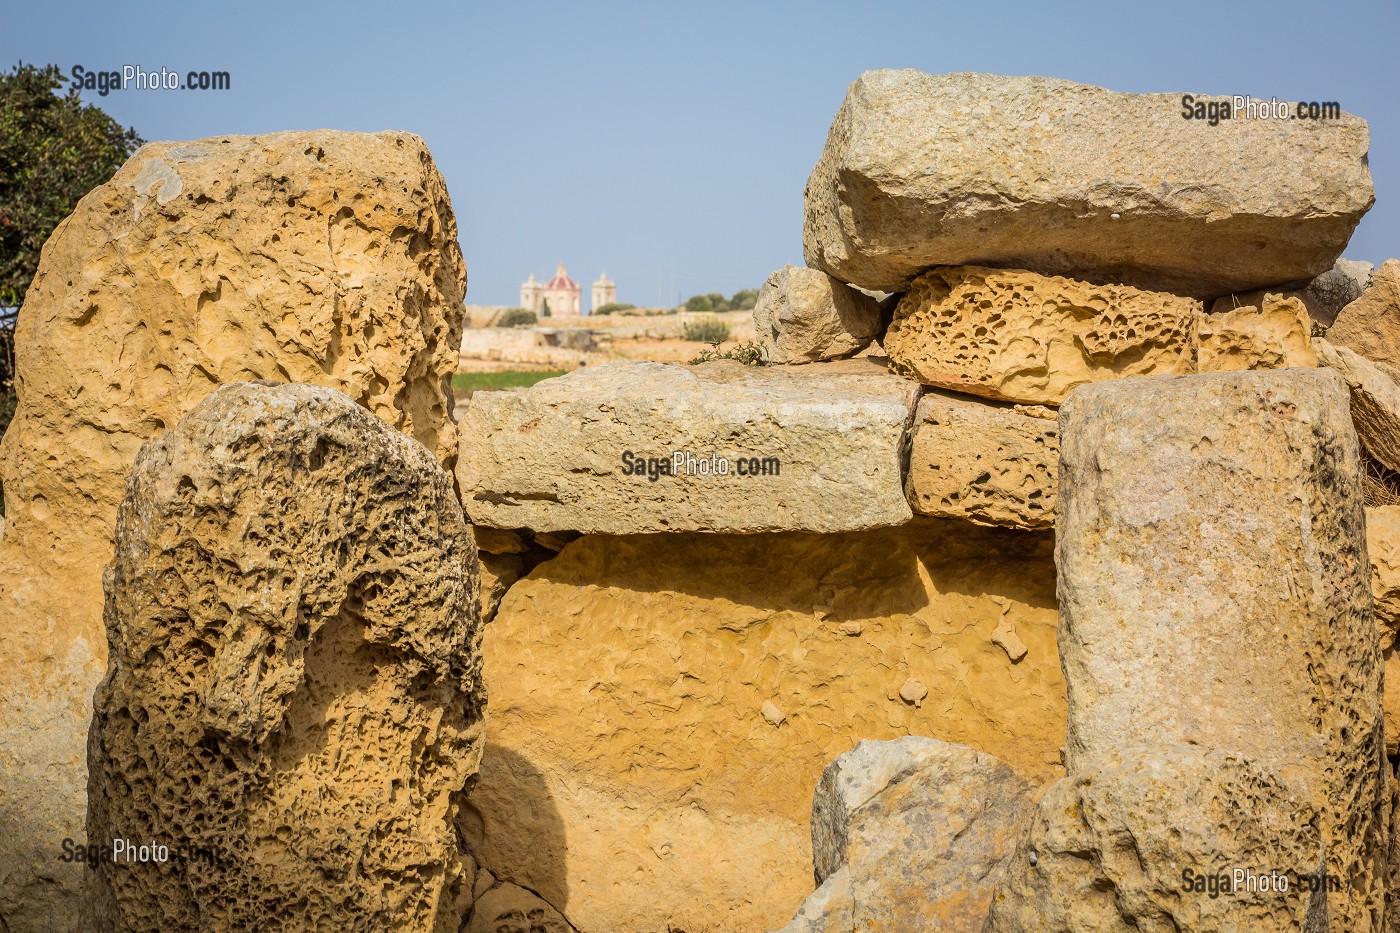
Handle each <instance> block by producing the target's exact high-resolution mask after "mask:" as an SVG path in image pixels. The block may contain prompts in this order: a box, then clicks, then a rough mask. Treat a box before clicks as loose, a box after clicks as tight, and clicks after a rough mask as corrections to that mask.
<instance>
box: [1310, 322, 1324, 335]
mask: <svg viewBox="0 0 1400 933" xmlns="http://www.w3.org/2000/svg"><path fill="white" fill-rule="evenodd" d="M1312 336H1314V337H1326V336H1327V328H1326V327H1325V326H1323V325H1322V324H1319V323H1318V322H1317V321H1313V322H1312Z"/></svg>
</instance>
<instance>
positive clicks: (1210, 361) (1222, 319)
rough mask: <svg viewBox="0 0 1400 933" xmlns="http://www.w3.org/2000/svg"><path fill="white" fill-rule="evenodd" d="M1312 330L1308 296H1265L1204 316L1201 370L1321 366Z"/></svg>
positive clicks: (1198, 361)
mask: <svg viewBox="0 0 1400 933" xmlns="http://www.w3.org/2000/svg"><path fill="white" fill-rule="evenodd" d="M1311 334H1312V322H1311V321H1310V320H1308V312H1307V308H1306V307H1304V305H1303V302H1302V299H1299V298H1281V297H1279V296H1278V295H1265V296H1264V297H1263V298H1262V299H1260V301H1259V304H1258V306H1257V307H1256V306H1253V305H1246V306H1243V307H1239V308H1234V309H1231V310H1229V311H1223V312H1220V313H1218V314H1207V315H1205V316H1203V317H1202V318H1201V322H1200V326H1199V328H1198V330H1197V344H1196V370H1197V372H1203V373H1223V372H1233V371H1235V370H1241V369H1286V368H1289V367H1298V366H1303V367H1306V366H1316V365H1317V362H1318V360H1317V351H1316V350H1315V349H1314V348H1313V345H1312V337H1311Z"/></svg>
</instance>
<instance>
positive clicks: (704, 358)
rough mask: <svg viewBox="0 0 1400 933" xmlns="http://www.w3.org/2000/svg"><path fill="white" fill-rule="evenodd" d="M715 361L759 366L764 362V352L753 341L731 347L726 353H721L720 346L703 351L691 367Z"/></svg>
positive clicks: (691, 363)
mask: <svg viewBox="0 0 1400 933" xmlns="http://www.w3.org/2000/svg"><path fill="white" fill-rule="evenodd" d="M715 360H735V361H737V362H740V363H743V364H744V365H745V366H757V365H758V364H759V363H761V362H763V351H762V350H761V349H759V346H758V344H756V343H754V342H753V341H749V342H748V343H741V344H738V345H737V346H733V347H730V348H729V349H728V350H725V351H724V352H720V349H719V346H718V345H716V346H713V347H711V348H710V349H708V350H701V351H700V355H699V356H697V357H696V358H695V359H693V360H691V361H690V365H691V366H694V365H696V364H697V363H712V362H714V361H715Z"/></svg>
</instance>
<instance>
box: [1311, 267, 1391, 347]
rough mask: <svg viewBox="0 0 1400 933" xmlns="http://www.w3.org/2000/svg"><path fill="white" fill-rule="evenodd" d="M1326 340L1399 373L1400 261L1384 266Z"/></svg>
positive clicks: (1341, 313)
mask: <svg viewBox="0 0 1400 933" xmlns="http://www.w3.org/2000/svg"><path fill="white" fill-rule="evenodd" d="M1327 339H1328V340H1330V341H1331V342H1332V343H1334V344H1336V345H1337V346H1339V347H1346V348H1347V349H1349V350H1355V351H1356V352H1357V353H1360V354H1361V355H1362V356H1364V357H1366V359H1368V360H1370V361H1371V362H1373V363H1379V364H1381V365H1382V366H1385V367H1388V368H1390V369H1392V370H1400V259H1387V260H1386V261H1385V262H1383V263H1381V266H1380V268H1379V269H1377V270H1376V271H1375V272H1374V273H1373V274H1372V275H1371V281H1370V284H1369V285H1367V287H1366V290H1365V291H1364V292H1362V294H1361V297H1359V298H1357V299H1356V300H1355V301H1353V302H1352V303H1351V304H1349V305H1347V306H1346V307H1345V308H1343V309H1342V310H1341V311H1340V312H1339V313H1338V314H1337V321H1336V323H1335V324H1333V325H1332V326H1331V327H1330V328H1328V330H1327Z"/></svg>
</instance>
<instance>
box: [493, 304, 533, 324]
mask: <svg viewBox="0 0 1400 933" xmlns="http://www.w3.org/2000/svg"><path fill="white" fill-rule="evenodd" d="M538 320H539V319H538V318H536V317H535V312H533V311H530V310H527V309H525V308H507V309H506V310H504V311H502V312H501V316H500V317H498V318H496V326H497V327H534V326H535V323H536V322H537V321H538Z"/></svg>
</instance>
